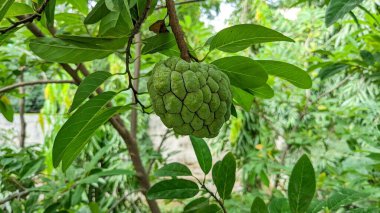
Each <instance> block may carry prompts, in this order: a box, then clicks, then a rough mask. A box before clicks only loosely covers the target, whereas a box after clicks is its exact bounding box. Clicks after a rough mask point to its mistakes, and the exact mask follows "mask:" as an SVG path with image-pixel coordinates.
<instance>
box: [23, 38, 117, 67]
mask: <svg viewBox="0 0 380 213" xmlns="http://www.w3.org/2000/svg"><path fill="white" fill-rule="evenodd" d="M29 46H30V49H31V50H32V51H33V52H34V53H35V54H36V55H38V56H39V57H41V58H42V59H44V60H46V61H51V62H58V63H81V62H84V61H92V60H95V59H100V58H104V57H107V56H108V55H109V54H111V53H113V51H111V50H105V49H103V48H101V47H99V46H97V45H93V44H85V43H74V42H67V41H64V40H61V39H58V38H37V39H32V40H30V43H29Z"/></svg>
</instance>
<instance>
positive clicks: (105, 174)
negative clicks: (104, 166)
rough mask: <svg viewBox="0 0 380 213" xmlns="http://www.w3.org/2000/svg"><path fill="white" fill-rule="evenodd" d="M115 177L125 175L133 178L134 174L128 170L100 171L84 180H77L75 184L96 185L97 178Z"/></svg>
mask: <svg viewBox="0 0 380 213" xmlns="http://www.w3.org/2000/svg"><path fill="white" fill-rule="evenodd" d="M116 175H127V176H133V175H135V173H134V172H133V171H131V170H128V169H113V170H108V171H101V172H97V173H95V174H92V175H89V176H87V177H85V178H82V179H81V180H79V181H78V182H77V183H76V184H77V185H80V184H90V183H96V182H98V181H99V178H101V177H109V176H116Z"/></svg>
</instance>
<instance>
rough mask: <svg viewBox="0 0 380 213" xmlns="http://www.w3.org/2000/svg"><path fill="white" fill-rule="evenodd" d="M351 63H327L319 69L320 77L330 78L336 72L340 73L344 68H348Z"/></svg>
mask: <svg viewBox="0 0 380 213" xmlns="http://www.w3.org/2000/svg"><path fill="white" fill-rule="evenodd" d="M349 67H350V65H348V64H344V63H334V64H330V65H327V66H325V67H323V68H322V69H321V70H320V71H319V75H318V76H319V77H320V78H321V79H326V78H329V77H331V76H333V75H335V74H338V73H340V72H342V71H344V70H346V69H347V68H349Z"/></svg>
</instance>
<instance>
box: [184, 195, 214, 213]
mask: <svg viewBox="0 0 380 213" xmlns="http://www.w3.org/2000/svg"><path fill="white" fill-rule="evenodd" d="M209 202H210V201H209V199H208V198H205V197H200V198H197V199H194V200H192V201H191V202H190V203H188V204H187V205H186V206H185V207H184V209H183V212H184V213H195V212H197V210H199V209H201V208H203V207H205V206H208V205H209Z"/></svg>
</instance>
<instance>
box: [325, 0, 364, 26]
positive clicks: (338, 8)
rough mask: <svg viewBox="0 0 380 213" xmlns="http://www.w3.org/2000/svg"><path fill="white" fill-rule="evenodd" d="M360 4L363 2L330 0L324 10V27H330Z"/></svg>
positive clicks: (360, 0) (358, 0) (359, 0)
mask: <svg viewBox="0 0 380 213" xmlns="http://www.w3.org/2000/svg"><path fill="white" fill-rule="evenodd" d="M362 2H363V0H331V1H330V3H329V5H328V6H327V10H326V17H325V23H326V26H327V27H329V26H331V25H332V24H334V23H335V22H336V21H338V20H339V19H341V18H343V17H344V15H346V14H347V13H348V12H350V11H351V10H353V9H354V8H355V7H357V6H358V5H359V4H361V3H362Z"/></svg>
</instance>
